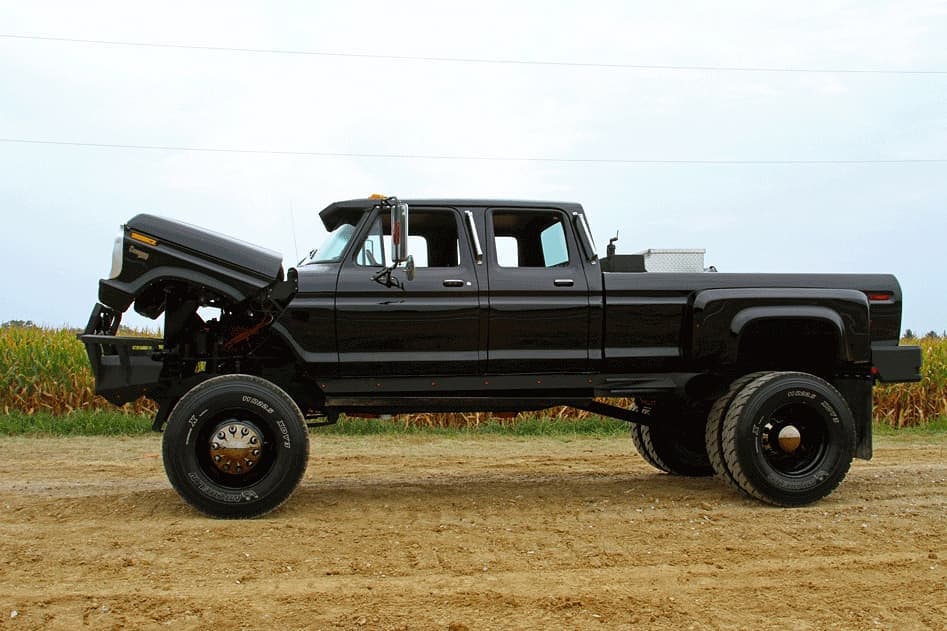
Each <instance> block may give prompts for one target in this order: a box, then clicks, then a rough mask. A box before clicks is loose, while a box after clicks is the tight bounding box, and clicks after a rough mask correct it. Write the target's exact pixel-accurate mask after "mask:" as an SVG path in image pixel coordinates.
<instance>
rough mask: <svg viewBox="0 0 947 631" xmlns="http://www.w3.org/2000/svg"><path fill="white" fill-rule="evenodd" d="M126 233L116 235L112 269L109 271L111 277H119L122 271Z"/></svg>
mask: <svg viewBox="0 0 947 631" xmlns="http://www.w3.org/2000/svg"><path fill="white" fill-rule="evenodd" d="M124 245H125V233H124V232H122V233H121V234H120V235H118V236H117V237H115V245H113V246H112V271H111V272H109V279H115V278H118V277H119V276H120V275H121V273H122V259H123V258H124V254H125V253H124V251H123V249H124Z"/></svg>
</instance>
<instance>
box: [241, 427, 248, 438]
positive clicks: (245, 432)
mask: <svg viewBox="0 0 947 631" xmlns="http://www.w3.org/2000/svg"><path fill="white" fill-rule="evenodd" d="M249 433H250V430H248V429H247V428H246V427H244V428H243V429H241V430H240V435H241V436H246V435H247V434H249Z"/></svg>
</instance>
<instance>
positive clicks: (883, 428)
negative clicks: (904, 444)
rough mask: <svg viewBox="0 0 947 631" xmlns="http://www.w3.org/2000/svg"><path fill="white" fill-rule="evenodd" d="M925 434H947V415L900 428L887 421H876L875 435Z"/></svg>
mask: <svg viewBox="0 0 947 631" xmlns="http://www.w3.org/2000/svg"><path fill="white" fill-rule="evenodd" d="M925 434H947V416H939V417H937V418H935V419H931V420H929V421H927V422H926V423H925V424H923V425H908V426H905V427H902V428H900V429H898V428H897V427H892V426H891V425H888V424H887V423H879V422H878V421H875V424H874V435H875V436H905V435H908V436H923V435H925Z"/></svg>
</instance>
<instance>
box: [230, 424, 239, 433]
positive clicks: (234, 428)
mask: <svg viewBox="0 0 947 631" xmlns="http://www.w3.org/2000/svg"><path fill="white" fill-rule="evenodd" d="M228 429H229V430H230V433H231V434H236V433H237V428H236V427H234V426H233V425H231V426H230V427H229V428H228Z"/></svg>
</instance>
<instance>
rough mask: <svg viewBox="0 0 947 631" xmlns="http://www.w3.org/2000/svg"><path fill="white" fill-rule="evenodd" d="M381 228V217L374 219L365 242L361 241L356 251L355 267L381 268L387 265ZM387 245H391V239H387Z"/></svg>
mask: <svg viewBox="0 0 947 631" xmlns="http://www.w3.org/2000/svg"><path fill="white" fill-rule="evenodd" d="M382 230H383V227H382V221H381V217H379V218H376V219H375V221H374V223H372V227H371V230H369V231H368V236H367V237H365V240H364V241H362V245H361V246H360V247H359V248H358V251H356V252H355V263H356V264H357V265H365V266H367V267H381V266H383V265H387V264H388V263H387V262H386V261H387V257H386V256H385V252H386V251H387V250H386V248H385V238H386V237H384V236H383V234H384V233H383V232H382ZM387 239H388V241H387V243H388V244H389V245H390V244H391V238H390V237H387Z"/></svg>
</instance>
